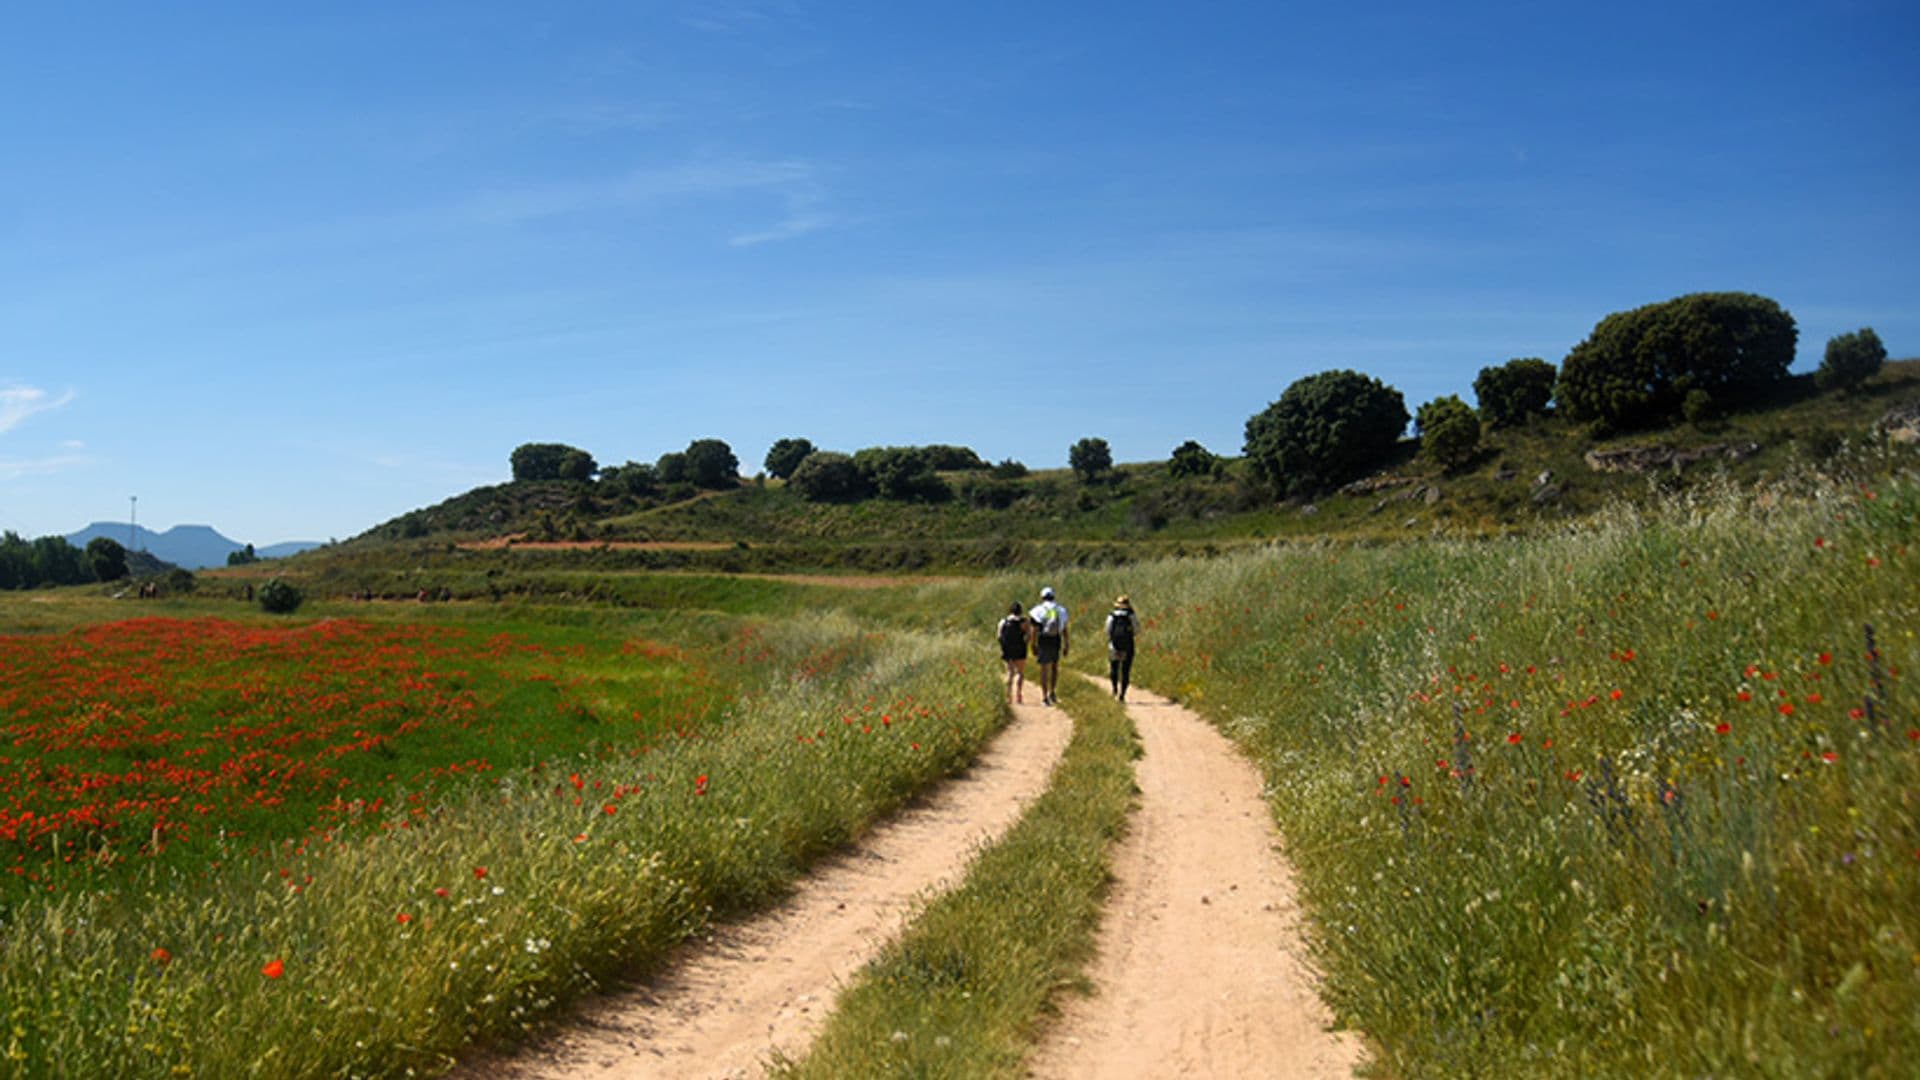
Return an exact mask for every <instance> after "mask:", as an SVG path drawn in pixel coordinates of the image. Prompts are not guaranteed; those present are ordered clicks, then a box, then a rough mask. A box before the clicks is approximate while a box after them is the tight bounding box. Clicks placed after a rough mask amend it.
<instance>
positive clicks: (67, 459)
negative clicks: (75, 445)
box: [0, 454, 93, 480]
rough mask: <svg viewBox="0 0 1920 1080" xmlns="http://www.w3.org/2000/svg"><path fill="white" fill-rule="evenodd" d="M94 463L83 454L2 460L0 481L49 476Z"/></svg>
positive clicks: (0, 463)
mask: <svg viewBox="0 0 1920 1080" xmlns="http://www.w3.org/2000/svg"><path fill="white" fill-rule="evenodd" d="M92 463H93V459H92V458H90V457H87V456H85V455H82V454H59V455H56V456H54V457H44V458H26V459H22V460H9V459H6V458H0V480H18V479H20V478H21V477H23V476H47V475H50V474H53V473H58V472H65V471H67V470H68V469H74V468H79V467H80V466H82V465H91V464H92Z"/></svg>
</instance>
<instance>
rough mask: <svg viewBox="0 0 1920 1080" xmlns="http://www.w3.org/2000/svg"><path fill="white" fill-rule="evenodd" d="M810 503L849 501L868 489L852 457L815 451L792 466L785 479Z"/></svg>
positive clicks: (861, 496) (865, 493)
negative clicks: (790, 475)
mask: <svg viewBox="0 0 1920 1080" xmlns="http://www.w3.org/2000/svg"><path fill="white" fill-rule="evenodd" d="M787 483H788V484H790V485H792V487H793V490H795V491H797V492H799V493H800V496H801V498H804V499H807V500H808V501H810V502H852V501H854V500H856V499H862V498H865V497H866V496H867V495H868V493H869V492H870V490H871V489H870V488H869V487H868V486H867V478H866V476H865V474H863V473H862V472H861V471H860V467H859V466H858V465H855V464H854V463H853V458H852V457H849V456H848V455H846V454H841V453H836V452H834V451H832V450H815V451H814V452H813V453H811V454H808V455H807V456H806V458H805V459H804V460H803V461H801V462H800V464H799V465H797V466H795V467H794V470H793V476H792V477H790V478H789V479H788V480H787Z"/></svg>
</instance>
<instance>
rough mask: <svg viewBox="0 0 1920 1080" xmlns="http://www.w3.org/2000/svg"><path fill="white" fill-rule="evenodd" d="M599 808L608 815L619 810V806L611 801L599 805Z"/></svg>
mask: <svg viewBox="0 0 1920 1080" xmlns="http://www.w3.org/2000/svg"><path fill="white" fill-rule="evenodd" d="M600 809H601V810H603V811H605V812H606V813H607V815H608V816H612V815H613V814H616V813H618V812H619V811H620V808H619V807H617V806H615V805H613V804H612V803H608V804H607V805H605V806H603V807H601V808H600Z"/></svg>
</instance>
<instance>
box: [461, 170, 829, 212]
mask: <svg viewBox="0 0 1920 1080" xmlns="http://www.w3.org/2000/svg"><path fill="white" fill-rule="evenodd" d="M815 174H816V170H815V169H814V168H813V167H812V166H811V165H809V164H808V163H806V162H804V161H792V160H784V161H718V162H690V163H687V164H683V165H673V166H668V167H665V168H656V169H640V170H636V171H634V172H630V173H628V174H626V175H625V176H621V177H617V178H614V179H610V180H592V181H583V182H577V183H553V184H534V185H525V186H521V187H517V188H508V189H502V190H495V191H488V192H482V193H481V194H479V195H476V196H474V197H472V198H470V199H467V200H466V201H464V202H462V203H459V204H457V205H456V206H455V207H454V209H453V210H452V211H451V213H450V214H449V216H450V217H454V218H458V219H464V220H466V221H470V222H475V223H482V224H488V225H513V224H520V223H524V222H530V221H537V220H540V219H542V218H550V217H559V216H562V215H568V214H582V213H592V212H597V211H607V210H619V209H625V208H634V207H641V206H646V205H649V204H652V203H657V202H662V201H665V200H669V199H675V198H697V197H702V196H715V195H729V194H737V193H739V192H743V191H778V190H781V189H784V188H790V187H792V186H794V185H796V184H805V183H809V182H811V181H812V179H813V178H814V176H815Z"/></svg>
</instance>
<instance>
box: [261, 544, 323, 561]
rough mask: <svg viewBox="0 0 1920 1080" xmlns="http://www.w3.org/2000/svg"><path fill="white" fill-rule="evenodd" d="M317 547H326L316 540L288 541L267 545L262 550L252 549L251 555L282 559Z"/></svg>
mask: <svg viewBox="0 0 1920 1080" xmlns="http://www.w3.org/2000/svg"><path fill="white" fill-rule="evenodd" d="M317 547H326V545H325V544H323V543H321V542H320V541H318V540H288V541H287V542H286V543H283V544H268V545H267V546H266V547H263V548H254V549H253V553H254V554H255V555H258V556H260V557H261V558H263V559H284V558H286V557H287V556H289V555H298V554H300V553H301V552H303V551H312V550H313V549H314V548H317Z"/></svg>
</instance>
